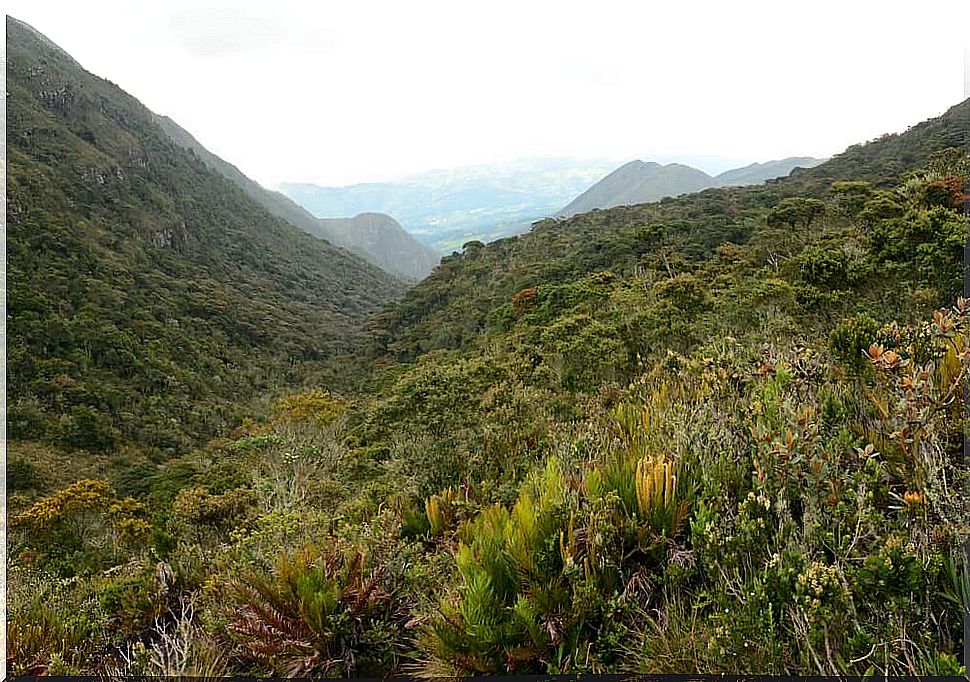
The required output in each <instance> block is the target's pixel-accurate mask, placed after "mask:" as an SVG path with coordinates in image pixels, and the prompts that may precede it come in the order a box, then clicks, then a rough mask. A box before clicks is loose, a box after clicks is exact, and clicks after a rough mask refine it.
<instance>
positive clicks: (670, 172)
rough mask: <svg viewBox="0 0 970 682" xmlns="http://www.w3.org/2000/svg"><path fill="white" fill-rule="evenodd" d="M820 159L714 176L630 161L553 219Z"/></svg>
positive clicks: (771, 175) (752, 181) (775, 173)
mask: <svg viewBox="0 0 970 682" xmlns="http://www.w3.org/2000/svg"><path fill="white" fill-rule="evenodd" d="M822 162H823V159H815V158H812V157H805V156H803V157H788V158H785V159H778V160H775V161H766V162H763V163H752V164H749V165H747V166H743V167H741V168H733V169H730V170H727V171H724V172H722V173H719V174H717V175H715V176H712V175H709V174H707V173H705V172H704V171H702V170H699V169H697V168H694V167H692V166H688V165H685V164H681V163H668V164H659V163H656V162H654V161H647V162H645V161H641V160H639V159H636V160H634V161H629V162H627V163H625V164H623V165H622V166H620V167H619V168H617V169H615V170H614V171H612V172H611V173H609V174H608V175H606V177H604V178H602V179H601V180H599V181H598V182H596V183H595V184H594V185H592V186H591V187H589V188H588V189H586V190H585V191H584V192H583V193H582V194H580V195H579V196H578V197H576V198H575V199H573V200H572V201H571V202H570V203H569V204H568V205H567V206H566V207H565V208H563V209H561V210H560V211H558V212H557V213H556V214H555V216H557V217H565V218H568V217H570V216H574V215H576V214H577V213H585V212H587V211H592V210H593V209H604V208H613V207H614V206H631V205H634V204H646V203H650V202H653V201H660V200H661V199H664V198H667V197H674V196H679V195H681V194H688V193H691V192H699V191H702V190H705V189H710V188H712V187H728V186H742V185H756V184H760V183H762V182H765V181H767V180H771V179H775V178H778V177H782V176H786V175H788V174H789V173H790V172H791V171H792V170H793V169H794V168H796V167H800V166H803V165H804V166H806V167H811V166H814V165H818V164H819V163H822Z"/></svg>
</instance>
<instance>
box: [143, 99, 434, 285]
mask: <svg viewBox="0 0 970 682" xmlns="http://www.w3.org/2000/svg"><path fill="white" fill-rule="evenodd" d="M155 120H156V122H157V123H158V124H159V126H161V128H162V129H163V130H164V131H165V132H166V133H167V134H168V135H169V137H171V138H172V139H173V140H174V141H175V142H177V143H178V144H180V145H182V146H183V147H186V148H188V149H191V150H192V151H193V152H194V153H195V154H196V155H197V156H198V157H199V158H201V159H202V160H203V161H204V162H205V163H206V165H208V166H209V167H210V168H212V169H213V170H215V171H216V172H217V173H219V174H221V175H222V176H224V177H226V178H228V179H229V180H231V181H232V182H234V183H235V184H236V185H237V186H238V187H239V188H240V189H242V190H243V191H244V192H245V193H246V194H247V195H248V196H249V197H250V198H251V199H253V200H254V201H256V202H257V203H258V204H259V205H261V206H262V207H263V208H265V209H266V210H267V211H269V212H270V213H272V214H273V215H276V216H279V217H280V218H283V219H284V220H286V221H287V222H289V223H290V224H292V225H296V226H297V227H299V228H300V229H301V230H303V231H305V232H309V233H310V234H312V235H314V236H316V237H320V238H321V239H326V240H327V241H329V242H331V243H332V244H336V245H337V246H340V247H343V248H345V249H347V250H349V251H351V252H353V253H355V254H357V255H358V256H361V257H362V258H365V259H366V260H369V261H370V262H372V263H375V264H376V265H379V266H380V267H382V268H383V269H385V270H387V271H388V272H390V273H392V274H394V275H397V276H399V277H405V278H407V279H411V280H418V279H421V278H422V277H424V276H425V275H427V274H428V273H429V272H431V269H432V268H433V267H434V266H435V265H437V263H438V258H439V257H438V254H437V253H436V252H435V251H433V250H431V249H430V248H428V247H427V246H425V245H424V244H422V243H421V242H419V241H418V240H416V239H415V238H414V237H412V236H411V235H409V234H408V233H407V232H405V231H404V228H402V227H401V226H400V224H398V222H397V221H396V220H394V219H393V218H391V217H390V216H387V215H383V214H366V215H360V216H355V217H353V218H333V219H321V218H316V217H315V216H313V215H312V214H311V213H310V212H309V211H307V210H306V209H304V208H303V207H302V206H299V205H298V204H296V203H295V202H293V201H291V200H290V199H289V198H288V197H286V196H285V195H283V194H281V193H279V192H273V191H271V190H268V189H266V188H264V187H262V186H261V185H260V184H259V183H257V182H255V181H254V180H251V179H250V178H248V177H246V176H245V175H244V174H243V173H242V172H241V171H240V170H239V169H238V168H236V167H235V166H233V165H232V164H231V163H229V162H227V161H225V160H223V159H221V158H219V157H218V156H216V155H215V154H213V153H212V152H210V151H209V150H207V149H206V148H205V147H203V146H202V144H201V143H200V142H199V141H198V140H196V139H195V138H194V137H193V136H192V135H191V134H190V133H189V132H188V131H186V130H185V129H184V128H182V127H181V126H179V125H178V124H177V123H176V122H175V121H173V120H172V119H170V118H169V117H167V116H156V117H155Z"/></svg>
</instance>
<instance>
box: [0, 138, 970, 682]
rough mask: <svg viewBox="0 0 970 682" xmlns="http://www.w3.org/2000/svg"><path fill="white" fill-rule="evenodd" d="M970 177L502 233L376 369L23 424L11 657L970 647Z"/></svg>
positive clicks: (801, 655) (239, 659)
mask: <svg viewBox="0 0 970 682" xmlns="http://www.w3.org/2000/svg"><path fill="white" fill-rule="evenodd" d="M820 168H823V169H824V165H823V166H822V167H820ZM966 181H967V158H966V157H965V156H964V155H962V154H961V153H960V152H959V151H956V150H953V151H948V152H943V153H940V154H937V155H936V156H935V157H934V158H933V159H932V161H931V162H930V163H929V164H928V165H927V166H926V167H925V168H923V169H922V170H920V171H916V172H913V173H911V174H909V175H907V176H906V177H904V178H903V179H902V180H901V181H899V182H898V183H897V184H896V185H895V186H894V187H877V186H875V185H871V184H868V183H865V182H861V181H859V182H845V181H842V182H837V183H835V184H832V185H831V186H828V185H826V188H825V190H824V191H815V190H811V188H809V187H808V185H798V184H797V183H789V184H785V183H782V184H781V185H778V186H769V187H767V188H758V189H752V190H748V191H743V190H718V191H715V192H713V193H702V194H700V195H696V196H694V197H688V198H681V199H678V200H673V201H667V202H661V203H660V204H655V205H649V206H645V207H632V208H625V209H614V210H611V211H603V212H595V213H592V214H588V215H586V216H579V217H577V218H575V219H573V220H572V221H570V222H568V223H565V224H561V225H547V226H545V227H541V226H540V228H537V229H536V230H535V231H534V232H533V233H532V234H530V235H527V236H525V237H522V238H520V239H519V240H517V241H515V242H507V243H499V244H497V245H489V246H488V247H481V246H476V245H470V246H469V247H468V248H466V249H465V253H464V254H463V255H462V256H460V257H455V258H453V259H452V260H451V261H450V262H449V263H446V264H445V265H444V266H443V267H442V268H441V269H440V271H439V272H438V273H436V274H435V275H433V276H432V277H431V278H430V279H429V280H428V281H426V282H425V283H423V284H422V285H421V286H419V287H418V288H417V290H416V291H415V292H413V293H412V294H410V295H409V296H408V297H407V298H406V299H405V301H404V302H403V303H402V305H401V306H399V307H398V308H397V309H396V310H393V311H391V312H390V313H388V315H387V316H386V317H385V319H384V320H383V321H381V322H379V323H378V324H379V326H378V329H377V330H375V335H374V339H375V340H374V345H373V347H372V348H371V349H370V353H371V354H372V356H374V357H375V358H376V360H375V362H376V367H378V368H379V371H377V372H376V373H375V377H374V379H373V386H372V387H371V388H372V390H370V391H368V392H363V393H359V394H354V395H349V396H345V397H341V396H338V395H335V394H333V393H329V392H326V391H322V390H321V391H314V392H302V393H298V394H295V395H293V396H291V397H289V398H286V399H283V400H280V401H278V402H276V404H275V406H274V408H273V409H272V410H271V411H270V412H269V413H267V414H266V415H263V416H262V417H260V418H254V420H253V421H250V422H248V423H247V424H245V425H244V426H242V427H240V428H238V429H237V430H236V431H234V432H232V433H230V434H228V435H227V437H226V438H223V439H217V440H213V441H210V442H208V443H207V444H206V445H205V446H203V447H200V448H198V449H195V450H193V451H192V452H190V453H188V454H186V455H184V456H182V457H179V458H175V459H172V460H169V461H167V462H166V463H164V464H163V465H162V466H152V467H145V466H141V467H136V466H129V467H128V468H126V467H125V465H124V463H116V465H115V466H114V467H113V468H112V467H103V468H101V469H98V467H95V466H93V465H92V471H99V470H100V471H110V472H111V474H112V476H110V477H109V478H113V480H100V479H99V477H98V476H97V475H96V474H95V475H93V476H92V478H90V479H85V480H80V481H73V482H68V483H65V484H64V485H62V484H61V483H62V482H60V481H58V482H57V484H56V485H55V484H53V483H52V481H51V477H54V473H48V472H50V471H52V470H53V467H49V468H45V467H44V466H43V462H44V458H45V457H53V456H54V455H51V454H43V455H42V456H40V457H32V458H26V457H24V458H19V457H18V456H17V454H16V452H15V451H14V452H13V453H12V456H11V460H10V464H9V472H10V473H8V479H9V480H10V485H11V488H12V490H11V497H10V500H9V504H10V531H9V542H10V555H11V564H10V566H9V569H8V571H9V572H8V576H9V582H10V585H9V605H8V614H9V615H8V618H9V623H8V654H9V656H10V666H11V670H12V671H15V672H17V673H19V674H42V673H47V674H74V673H89V672H91V673H113V674H165V675H171V674H188V675H218V674H252V675H268V674H276V675H313V674H319V675H351V676H352V675H389V674H396V673H412V674H419V675H423V676H428V677H437V676H442V675H469V674H488V673H520V674H527V673H558V672H563V673H569V672H583V671H592V672H612V671H627V672H641V673H662V672H687V671H697V672H706V673H766V674H798V673H801V674H853V675H863V674H878V675H883V674H887V675H895V674H920V675H923V674H949V675H952V674H960V673H961V671H962V670H963V669H964V665H965V662H964V661H962V660H960V640H961V638H962V617H963V614H964V613H966V612H967V608H968V603H970V602H968V597H970V582H968V577H967V576H968V571H967V567H966V565H965V564H964V562H963V558H962V556H963V555H962V552H961V547H962V542H963V540H964V538H965V537H966V533H967V528H966V519H967V518H970V514H968V511H970V510H968V508H967V496H966V494H965V492H966V486H967V484H968V481H967V479H966V475H965V472H964V471H963V469H962V466H961V463H960V454H961V453H960V444H961V436H962V427H963V423H964V416H963V412H962V409H963V405H962V391H963V388H964V386H965V385H966V382H967V380H968V372H970V349H968V343H967V341H968V333H970V303H968V302H967V301H965V300H963V299H958V298H957V292H958V291H959V288H960V283H961V282H962V276H961V275H962V267H963V265H962V246H963V244H964V241H965V239H966V236H967V227H968V222H967V218H966V216H964V215H963V214H962V212H961V206H962V202H963V201H964V196H963V187H964V186H965V183H966ZM799 188H802V189H803V190H805V193H804V194H803V195H798V193H797V192H798V190H799ZM806 188H808V189H806ZM593 231H595V234H596V238H595V239H588V238H585V237H586V236H588V235H589V234H590V233H591V232H593ZM533 249H534V250H536V251H541V252H543V253H556V254H557V257H556V258H555V259H552V258H546V259H536V260H534V261H532V263H531V265H530V266H528V267H526V266H525V265H523V264H521V263H520V262H517V261H516V260H515V257H516V255H519V256H522V255H523V254H528V253H529V251H530V250H533ZM604 265H608V266H609V269H607V267H604ZM432 330H433V331H432ZM43 452H44V453H48V452H54V451H48V450H44V451H43ZM65 456H66V455H65Z"/></svg>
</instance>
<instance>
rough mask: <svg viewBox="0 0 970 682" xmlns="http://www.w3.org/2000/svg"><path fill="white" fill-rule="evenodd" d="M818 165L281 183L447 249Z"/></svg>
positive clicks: (488, 169)
mask: <svg viewBox="0 0 970 682" xmlns="http://www.w3.org/2000/svg"><path fill="white" fill-rule="evenodd" d="M656 158H657V159H658V160H667V161H671V160H673V157H656ZM678 158H679V157H678ZM683 160H684V161H690V162H692V163H699V164H701V165H704V166H705V167H708V168H709V167H710V165H711V164H717V165H720V166H721V167H722V168H724V167H729V166H728V163H730V161H729V160H727V163H725V161H726V160H724V159H716V158H714V157H710V158H708V157H697V158H696V159H695V157H684V159H683ZM818 163H821V160H820V159H812V158H809V157H793V158H790V159H783V160H781V161H769V162H767V163H760V164H759V163H755V164H751V165H749V166H745V167H743V168H735V169H732V170H727V171H725V172H723V173H721V174H719V175H716V176H711V175H709V174H707V173H705V172H703V171H701V170H698V169H697V168H693V167H691V166H689V165H686V164H684V163H668V164H667V165H662V164H660V163H656V162H648V163H645V162H642V161H632V162H630V163H628V164H625V165H623V166H621V167H620V168H617V167H616V161H615V160H608V159H574V158H554V159H523V160H519V161H514V162H509V163H499V164H489V165H480V166H466V167H462V168H452V169H448V170H436V171H429V172H427V173H422V174H419V175H414V176H411V177H409V178H405V179H403V180H398V181H392V182H374V183H362V184H357V185H348V186H344V187H322V186H320V185H314V184H310V183H284V184H281V185H279V187H278V189H279V191H280V192H282V193H283V194H285V195H286V196H288V197H289V198H290V199H292V200H293V201H295V202H296V203H298V204H300V205H301V206H303V207H304V208H305V209H306V210H308V211H309V212H310V213H312V214H313V215H314V216H316V217H318V218H328V217H333V216H344V215H355V214H358V213H361V212H367V211H380V212H383V213H388V214H390V215H393V216H394V217H395V218H397V219H398V220H399V221H400V222H401V224H402V225H403V226H404V229H406V230H407V231H408V232H409V233H411V234H412V235H414V236H415V237H416V238H417V239H419V240H421V241H422V242H424V243H425V244H427V245H429V246H430V247H432V248H433V249H435V250H436V251H438V252H440V253H451V252H452V251H454V250H456V249H460V248H461V247H462V246H463V245H464V244H465V243H467V242H469V241H482V242H490V241H494V240H496V239H500V238H502V237H508V236H511V235H514V234H521V233H523V232H527V231H528V230H529V228H530V227H531V225H532V223H533V222H535V221H537V220H541V219H542V218H546V217H548V216H552V215H561V216H568V215H574V214H576V213H581V212H583V211H588V210H592V209H594V208H606V207H608V206H617V205H621V204H637V203H644V202H650V201H657V200H659V199H662V198H664V197H666V196H676V195H678V194H683V193H685V192H696V191H699V190H702V189H706V188H708V187H721V186H727V185H738V184H757V183H759V182H763V181H765V180H767V179H770V178H776V177H780V176H784V175H788V173H789V172H790V171H791V169H792V168H795V167H796V166H804V167H810V166H814V165H817V164H818ZM604 175H605V176H606V177H604ZM570 202H572V203H570ZM566 204H568V205H567V206H566V208H565V209H563V208H562V207H563V206H564V205H566ZM560 209H561V210H560Z"/></svg>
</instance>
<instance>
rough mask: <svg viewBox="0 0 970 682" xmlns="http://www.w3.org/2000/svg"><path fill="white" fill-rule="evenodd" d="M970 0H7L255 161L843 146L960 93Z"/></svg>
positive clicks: (334, 177) (214, 140) (219, 150)
mask: <svg viewBox="0 0 970 682" xmlns="http://www.w3.org/2000/svg"><path fill="white" fill-rule="evenodd" d="M964 5H970V3H965V2H960V1H959V0H954V1H953V2H920V3H916V2H904V3H899V4H898V6H896V5H894V4H893V3H889V2H885V0H883V1H880V2H848V1H846V0H840V1H839V2H820V1H813V2H778V1H775V2H763V3H761V2H743V3H742V2H738V3H733V2H687V1H684V0H680V1H678V2H674V1H673V0H671V1H669V2H663V3H658V2H635V1H631V0H627V1H625V2H608V1H604V0H596V1H593V0H590V1H587V2H582V3H578V2H564V1H563V0H559V1H557V2H537V1H530V0H516V1H512V2H506V1H505V0H489V1H488V2H476V3H471V2H461V1H457V0H451V1H448V2H422V1H419V0H406V1H402V0H398V1H393V0H391V1H385V2H376V1H366V0H353V1H349V2H327V1H322V2H312V3H311V2H289V1H286V0H271V1H270V0H262V1H261V2H234V3H213V2H208V1H207V0H189V1H186V0H166V1H165V2H158V3H148V2H132V1H131V0H127V1H126V2H71V3H68V2H63V1H61V2H54V1H47V0H6V2H5V6H6V11H7V13H9V14H11V15H12V16H15V17H17V18H18V19H22V20H24V21H26V22H27V23H29V24H31V25H32V26H34V28H36V29H37V30H39V31H40V32H42V33H44V34H45V35H47V36H48V37H49V38H50V39H51V40H53V41H54V42H56V43H57V44H59V45H60V46H61V47H63V48H64V49H65V50H66V51H67V52H69V53H70V54H71V55H72V56H74V58H75V59H77V60H78V61H79V62H80V63H81V64H82V65H83V66H84V67H85V68H87V69H88V70H89V71H92V72H93V73H95V74H97V75H99V76H103V77H105V78H107V79H109V80H111V81H113V82H115V83H117V84H118V85H120V86H121V87H122V88H124V89H125V90H127V91H128V92H130V93H131V94H133V95H134V96H136V97H138V98H139V99H140V100H141V101H142V102H143V103H144V104H146V105H147V106H148V107H149V108H150V109H152V110H154V111H156V112H158V113H161V114H166V115H169V116H171V117H172V118H173V119H175V121H176V122H178V123H179V124H180V125H182V126H183V127H184V128H186V129H187V130H189V132H191V133H192V134H193V135H195V137H197V138H198V139H199V141H200V142H202V144H204V145H205V146H206V147H207V148H208V149H210V150H211V151H213V152H214V153H216V154H218V155H219V156H221V157H223V158H225V159H226V160H228V161H230V162H231V163H234V164H235V165H237V166H238V167H239V168H240V169H241V170H242V171H243V172H244V173H246V174H247V175H249V176H251V177H253V178H254V179H256V180H258V181H260V182H262V183H263V184H266V185H268V186H273V185H275V184H277V183H279V182H284V181H299V182H317V183H320V184H348V183H352V182H361V181H372V180H383V179H389V178H394V177H400V176H402V175H405V174H409V173H414V172H419V171H422V170H426V169H431V168H446V167H452V166H460V165H470V164H476V163H487V162H495V161H505V160H511V159H515V158H524V157H535V156H575V157H617V158H623V159H632V158H641V159H644V160H647V159H649V158H650V156H651V154H657V155H661V154H662V155H671V154H683V155H713V156H725V157H733V158H738V159H743V160H751V161H754V160H758V161H765V160H769V159H774V158H781V157H784V156H792V155H812V156H827V155H830V154H833V153H837V152H839V151H841V150H842V149H844V148H845V147H846V146H847V145H849V144H853V143H855V142H861V141H865V140H868V139H872V138H874V137H877V136H878V135H880V134H882V133H884V132H901V131H903V130H905V129H906V128H907V127H908V126H909V125H912V124H915V123H918V122H920V121H922V120H925V119H926V118H929V117H932V116H936V115H939V114H940V113H942V112H943V111H945V110H946V109H947V108H948V107H950V106H952V105H953V104H956V103H957V102H959V101H960V100H962V99H963V98H964V97H965V94H964V88H965V85H964V78H965V76H964V61H965V45H966V43H967V38H966V32H967V27H968V25H970V24H968V16H967V9H966V8H965V7H964Z"/></svg>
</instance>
